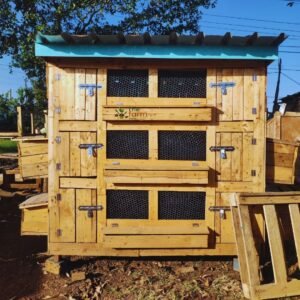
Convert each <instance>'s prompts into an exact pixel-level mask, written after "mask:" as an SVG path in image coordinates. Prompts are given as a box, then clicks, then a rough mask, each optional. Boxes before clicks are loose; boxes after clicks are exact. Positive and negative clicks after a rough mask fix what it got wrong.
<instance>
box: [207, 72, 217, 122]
mask: <svg viewBox="0 0 300 300" xmlns="http://www.w3.org/2000/svg"><path fill="white" fill-rule="evenodd" d="M216 82H217V70H216V69H207V75H206V104H207V105H209V106H212V107H214V108H216V107H217V88H215V87H210V84H211V83H216ZM214 112H215V111H214ZM212 121H215V114H214V115H213V120H212Z"/></svg>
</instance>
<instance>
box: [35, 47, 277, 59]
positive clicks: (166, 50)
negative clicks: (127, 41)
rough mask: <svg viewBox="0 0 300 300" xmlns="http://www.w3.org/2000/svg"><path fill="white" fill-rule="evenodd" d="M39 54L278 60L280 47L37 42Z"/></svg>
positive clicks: (36, 49) (97, 56) (55, 55)
mask: <svg viewBox="0 0 300 300" xmlns="http://www.w3.org/2000/svg"><path fill="white" fill-rule="evenodd" d="M35 55H36V56H41V57H69V58H79V57H86V58H146V59H151V58H152V59H238V60H240V59H242V60H276V59H278V48H277V47H276V46H274V47H270V46H268V47H261V46H256V47H254V46H248V47H247V46H243V47H238V46H236V47H234V46H196V45H188V46H182V45H176V46H172V45H101V44H94V45H82V44H81V45H76V44H40V43H35Z"/></svg>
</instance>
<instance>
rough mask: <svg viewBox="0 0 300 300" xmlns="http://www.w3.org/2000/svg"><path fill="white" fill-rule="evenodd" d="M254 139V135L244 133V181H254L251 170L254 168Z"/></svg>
mask: <svg viewBox="0 0 300 300" xmlns="http://www.w3.org/2000/svg"><path fill="white" fill-rule="evenodd" d="M252 137H253V133H245V132H244V133H243V153H242V156H243V158H242V160H243V164H242V165H243V167H242V171H243V181H252V180H253V177H252V176H251V169H252V168H253V160H252V158H253V153H252V149H253V147H252V145H251V143H252Z"/></svg>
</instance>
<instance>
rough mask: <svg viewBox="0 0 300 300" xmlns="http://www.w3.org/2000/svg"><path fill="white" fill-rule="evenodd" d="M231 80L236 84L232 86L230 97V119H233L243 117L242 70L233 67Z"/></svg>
mask: <svg viewBox="0 0 300 300" xmlns="http://www.w3.org/2000/svg"><path fill="white" fill-rule="evenodd" d="M233 81H234V82H235V83H236V86H235V87H233V90H232V92H233V98H232V119H233V120H234V121H237V120H243V118H244V70H243V69H233Z"/></svg>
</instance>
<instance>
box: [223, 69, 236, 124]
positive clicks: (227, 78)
mask: <svg viewBox="0 0 300 300" xmlns="http://www.w3.org/2000/svg"><path fill="white" fill-rule="evenodd" d="M232 75H233V72H232V69H223V71H222V81H223V82H232ZM234 88H235V87H234ZM234 88H231V87H230V88H227V94H226V95H222V112H223V114H222V115H221V120H222V121H232V97H233V89H234Z"/></svg>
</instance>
